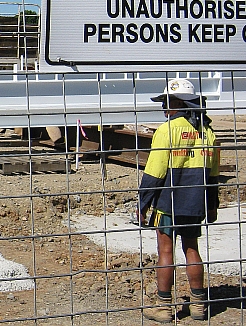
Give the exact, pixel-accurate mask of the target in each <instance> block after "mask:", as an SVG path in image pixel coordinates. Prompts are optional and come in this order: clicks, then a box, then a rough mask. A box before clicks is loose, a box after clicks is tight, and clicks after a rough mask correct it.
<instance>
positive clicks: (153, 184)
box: [139, 173, 164, 211]
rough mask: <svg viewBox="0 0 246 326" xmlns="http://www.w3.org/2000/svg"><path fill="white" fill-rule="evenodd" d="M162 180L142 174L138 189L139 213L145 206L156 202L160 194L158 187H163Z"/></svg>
mask: <svg viewBox="0 0 246 326" xmlns="http://www.w3.org/2000/svg"><path fill="white" fill-rule="evenodd" d="M163 184H164V179H159V178H156V177H153V176H151V175H149V174H146V173H144V174H143V177H142V181H141V185H140V189H139V195H140V211H142V209H143V208H144V207H145V206H146V205H147V206H148V207H150V206H151V203H152V202H153V200H154V202H155V201H156V199H157V198H158V197H159V194H160V191H161V189H160V187H163Z"/></svg>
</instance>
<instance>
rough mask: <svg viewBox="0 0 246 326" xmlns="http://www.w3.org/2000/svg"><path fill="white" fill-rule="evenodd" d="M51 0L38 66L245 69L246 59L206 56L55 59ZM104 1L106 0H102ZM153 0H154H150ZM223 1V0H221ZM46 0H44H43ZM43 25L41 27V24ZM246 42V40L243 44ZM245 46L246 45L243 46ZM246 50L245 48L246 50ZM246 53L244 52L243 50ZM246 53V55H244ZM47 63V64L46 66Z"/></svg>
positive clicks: (106, 68) (104, 70) (71, 68)
mask: <svg viewBox="0 0 246 326" xmlns="http://www.w3.org/2000/svg"><path fill="white" fill-rule="evenodd" d="M52 1H54V0H46V8H45V24H44V23H43V26H42V27H45V37H43V39H44V40H45V45H44V46H43V47H42V48H44V54H43V59H42V56H41V60H43V61H44V62H42V63H41V65H40V66H41V69H43V70H46V69H47V66H49V67H50V68H49V70H52V67H53V70H57V69H58V70H59V69H61V68H62V67H63V69H65V71H71V70H72V71H86V72H95V71H96V72H100V71H103V72H107V71H161V70H165V71H174V70H177V69H178V70H180V71H184V70H186V71H187V70H189V71H197V70H198V69H202V70H204V69H205V70H207V71H213V70H218V69H219V70H228V69H234V70H242V69H246V59H245V60H242V59H241V60H238V58H237V59H235V60H223V58H221V59H220V60H207V59H206V58H204V57H203V58H202V59H199V60H198V59H197V60H180V59H177V58H176V57H174V59H173V60H167V61H165V60H163V59H160V60H151V59H148V60H147V59H146V60H114V59H110V60H95V61H94V60H93V61H88V60H68V59H63V58H59V59H56V60H54V59H53V58H52V57H51V54H50V48H51V20H52V9H51V6H52ZM105 1H106V0H105ZM153 1H154V0H153ZM200 1H204V0H200ZM223 1H226V0H223ZM44 2H45V1H44ZM43 29H44V28H43ZM245 45H246V44H245ZM245 48H246V46H245ZM245 52H246V51H245ZM245 54H246V53H245ZM245 57H246V56H245ZM45 66H46V67H45Z"/></svg>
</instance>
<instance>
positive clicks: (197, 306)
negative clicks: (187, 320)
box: [190, 292, 205, 320]
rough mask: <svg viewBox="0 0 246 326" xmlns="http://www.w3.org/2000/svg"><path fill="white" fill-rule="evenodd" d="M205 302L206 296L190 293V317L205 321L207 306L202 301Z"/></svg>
mask: <svg viewBox="0 0 246 326" xmlns="http://www.w3.org/2000/svg"><path fill="white" fill-rule="evenodd" d="M204 300H205V294H194V293H192V292H191V293H190V302H191V303H190V315H191V318H192V319H195V320H204V318H205V312H204V310H205V304H204V303H203V302H201V301H204Z"/></svg>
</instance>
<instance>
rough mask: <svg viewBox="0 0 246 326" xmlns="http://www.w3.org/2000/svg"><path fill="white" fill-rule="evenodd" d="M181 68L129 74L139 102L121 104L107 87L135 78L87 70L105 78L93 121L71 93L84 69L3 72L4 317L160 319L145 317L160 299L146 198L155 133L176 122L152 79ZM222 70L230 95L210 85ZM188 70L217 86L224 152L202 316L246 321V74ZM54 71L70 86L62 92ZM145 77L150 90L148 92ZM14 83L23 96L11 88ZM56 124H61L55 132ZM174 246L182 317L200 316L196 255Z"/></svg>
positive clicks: (117, 321)
mask: <svg viewBox="0 0 246 326" xmlns="http://www.w3.org/2000/svg"><path fill="white" fill-rule="evenodd" d="M204 75H205V79H206V82H204V83H203V80H204ZM6 76H12V78H11V80H7V81H6ZM174 76H180V73H170V74H169V73H165V72H163V74H160V76H158V78H156V77H155V75H154V73H153V74H150V73H148V78H145V79H144V81H142V80H141V78H139V81H138V77H139V76H137V74H130V73H129V74H127V80H128V79H129V80H130V81H131V85H132V88H131V91H132V93H131V100H130V103H131V104H130V105H129V103H126V102H123V103H122V106H121V98H124V99H125V97H124V96H125V94H122V93H121V94H119V95H117V94H114V101H115V98H118V99H119V101H118V102H117V103H116V102H114V101H112V102H111V105H109V106H108V103H107V102H105V98H107V96H109V97H110V95H109V92H108V91H107V92H106V93H104V91H105V85H111V84H114V83H118V85H120V83H121V81H122V84H124V82H125V81H126V78H123V79H122V78H121V77H122V76H121V75H120V74H116V75H115V76H114V74H111V75H110V78H109V76H106V77H108V79H107V78H106V77H105V76H104V75H102V74H92V75H90V74H88V75H87V76H86V77H89V78H87V80H88V83H90V82H91V80H93V82H96V85H97V93H96V92H95V93H94V94H93V101H92V102H91V103H94V107H93V115H92V117H96V118H95V123H91V122H92V118H91V117H90V118H88V116H90V115H91V111H90V106H88V102H87V103H86V104H85V105H84V103H83V101H82V102H81V103H79V101H78V102H77V103H76V107H74V106H73V100H74V99H73V98H72V96H79V95H80V93H79V92H78V93H76V94H68V92H69V91H70V90H71V89H73V87H72V86H73V85H74V87H75V88H76V87H77V86H76V85H77V83H78V82H79V83H80V82H81V84H80V86H81V85H82V82H83V85H84V84H85V80H86V78H84V76H83V78H82V81H81V74H78V75H77V76H76V74H74V75H72V77H71V75H69V74H68V75H66V74H62V75H60V76H58V77H57V76H52V78H54V79H51V77H50V74H40V73H34V72H21V73H20V74H15V73H12V75H11V72H3V73H2V74H1V76H0V77H1V78H0V79H1V80H0V88H1V87H2V90H3V91H1V92H0V93H1V97H2V99H3V101H2V103H4V104H2V105H1V119H2V123H1V127H2V130H1V136H0V144H1V153H0V171H1V174H0V178H1V181H2V182H1V183H2V192H1V196H0V226H1V238H0V243H1V247H0V248H1V250H0V252H1V256H0V259H1V269H2V270H1V271H0V300H1V309H0V323H1V324H6V325H46V324H47V325H66V326H67V325H113V324H114V325H122V326H123V325H147V326H148V325H158V323H157V322H154V321H149V320H147V319H145V318H144V317H143V309H144V308H147V307H152V306H155V295H156V270H157V268H160V266H158V265H157V260H158V258H157V249H156V236H155V228H154V227H151V228H146V227H141V225H140V224H139V223H138V222H137V220H136V207H137V204H138V203H139V186H140V182H141V177H142V174H143V169H144V166H145V163H146V159H147V157H148V153H149V151H150V144H151V139H152V136H153V132H154V131H155V130H156V128H157V127H158V126H159V124H160V123H163V122H165V119H164V116H163V111H162V108H161V105H160V107H159V106H151V105H152V104H151V103H150V104H149V105H148V100H149V95H150V93H151V91H152V88H154V86H153V84H152V83H154V85H157V84H158V85H159V86H158V87H159V89H158V90H157V91H156V94H158V92H159V91H161V89H162V90H163V88H164V86H165V85H166V82H167V80H169V79H170V78H173V77H174ZM218 76H220V78H218V84H216V85H217V86H218V85H220V87H219V88H220V89H222V92H221V93H220V94H219V95H220V96H219V97H218V87H217V86H216V89H215V90H213V89H210V90H208V88H207V85H210V84H209V83H208V82H207V81H208V80H210V78H211V83H212V82H213V81H214V79H216V78H217V77H218ZM124 77H126V75H124ZM145 77H146V76H145ZM185 77H187V78H190V79H191V80H192V81H194V82H195V84H196V85H200V87H198V89H197V91H198V93H200V94H204V93H206V94H207V97H208V103H210V104H209V106H208V107H207V113H208V115H209V116H210V117H211V118H212V126H213V128H214V132H215V135H216V137H217V140H218V143H217V145H216V147H217V148H218V149H219V152H220V162H219V165H220V178H219V196H220V207H219V209H218V220H217V221H216V222H215V223H212V224H211V223H207V222H206V220H205V221H204V222H203V223H202V234H203V235H202V237H201V239H200V242H199V243H200V250H201V255H202V258H203V263H202V264H203V265H204V269H205V288H206V292H207V297H206V301H205V302H206V305H207V316H206V320H205V321H202V322H199V323H201V324H204V325H205V324H206V325H221V324H225V325H232V324H235V325H244V324H245V310H244V302H245V291H244V289H245V283H244V280H245V254H246V253H245V249H244V248H245V244H244V231H245V217H244V215H245V212H246V210H245V164H244V161H245V154H244V153H245V116H244V111H245V108H244V103H243V97H244V91H242V90H241V89H238V86H237V85H239V84H240V83H239V81H240V82H243V80H244V76H243V73H241V74H239V72H233V71H230V72H220V73H218V72H216V73H212V76H210V75H209V73H207V72H198V73H197V74H196V75H192V77H191V74H190V73H185ZM40 80H41V81H42V83H40V84H39V81H40ZM44 80H46V84H45V86H44V83H43V81H44ZM54 80H55V83H56V82H58V83H59V90H62V92H61V93H60V92H59V91H57V89H55V90H54V88H53V85H54V83H53V82H54ZM138 82H139V83H140V82H141V83H142V82H143V84H144V85H145V89H146V93H141V94H140V90H141V91H142V89H143V86H142V85H141V88H138V86H137V85H138ZM6 83H8V84H9V86H10V88H11V90H12V91H13V93H12V96H11V94H10V93H9V92H7V91H6V92H5V91H4V90H5V89H6ZM107 83H108V84H107ZM110 83H111V84H110ZM148 83H149V84H148ZM221 83H222V85H221ZM229 83H230V87H229V86H228V85H229ZM11 85H12V86H11ZM13 85H14V86H13ZM20 85H21V86H20ZM56 85H57V84H56ZM67 85H69V87H68V86H67ZM148 85H149V86H148ZM203 85H204V88H205V89H203ZM235 85H236V86H235ZM60 86H61V88H60ZM14 87H16V93H15V92H14V89H15V88H14ZM19 87H21V88H22V90H23V92H22V93H21V92H20V91H19V89H20V88H19ZM35 87H36V88H35ZM44 87H46V88H45V89H46V90H47V89H49V88H50V94H52V96H53V97H52V96H47V93H46V94H45V93H44V92H43V89H44ZM225 88H226V90H225ZM37 89H39V90H40V93H38V94H37V93H35V92H34V90H35V91H36V90H37ZM150 89H151V90H150ZM53 92H57V94H54V93H53ZM161 92H162V91H161ZM223 92H224V93H223ZM242 92H243V93H242ZM82 93H83V90H82ZM139 94H140V95H141V96H140V95H139ZM83 95H84V94H83ZM127 95H128V96H129V93H128V94H127ZM69 96H71V98H70V97H69ZM104 96H105V97H104ZM147 96H148V99H147ZM216 96H217V97H216ZM95 98H96V100H97V101H96V105H95ZM79 99H81V98H79ZM110 100H111V99H110ZM69 101H71V102H69ZM144 101H145V102H144ZM149 101H150V100H149ZM209 101H210V102H209ZM68 102H69V104H68ZM143 102H144V105H143ZM150 102H151V101H150ZM8 103H9V105H8ZM91 103H90V105H91ZM114 103H115V106H114V105H113V104H114ZM40 104H41V105H40ZM43 104H45V105H43ZM42 105H43V109H42ZM4 108H8V109H4ZM146 112H147V113H148V115H145V114H146ZM143 113H144V116H142V114H143ZM156 115H157V116H158V118H154V119H151V118H150V117H152V116H156ZM139 116H140V117H141V119H140V121H139V119H138V118H139ZM121 117H124V119H123V121H124V122H125V123H122V121H121ZM146 117H147V118H146ZM161 117H163V119H161ZM145 118H146V122H145V121H144V119H145ZM105 121H106V122H107V123H105ZM166 123H168V121H167V122H166ZM49 127H50V128H51V134H49V132H50V130H49ZM58 127H59V128H58ZM52 128H53V129H52ZM52 130H53V131H54V130H55V133H56V132H58V137H56V139H54V138H53V140H52V137H50V136H54V135H53V134H52ZM56 136H57V135H56ZM185 150H186V149H185ZM175 252H176V259H175V263H174V268H175V282H174V289H173V303H172V305H173V315H174V321H173V322H174V324H175V325H180V324H182V325H197V322H195V321H193V320H192V319H191V317H190V316H189V314H187V309H186V308H187V307H188V305H189V287H188V280H187V279H186V275H185V269H186V267H187V264H186V263H185V261H184V259H183V256H182V254H181V255H180V254H179V253H180V252H181V248H180V241H179V239H177V242H176V243H175Z"/></svg>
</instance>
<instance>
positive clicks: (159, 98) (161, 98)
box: [151, 93, 200, 102]
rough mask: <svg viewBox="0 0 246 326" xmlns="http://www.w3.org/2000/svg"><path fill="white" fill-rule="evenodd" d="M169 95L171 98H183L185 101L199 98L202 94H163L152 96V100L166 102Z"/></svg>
mask: <svg viewBox="0 0 246 326" xmlns="http://www.w3.org/2000/svg"><path fill="white" fill-rule="evenodd" d="M167 96H169V98H174V97H176V98H178V99H179V100H183V101H191V100H195V99H197V98H199V97H200V95H196V94H178V93H177V94H161V95H159V96H156V97H152V98H151V100H152V101H153V102H164V101H165V99H166V98H167Z"/></svg>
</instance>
